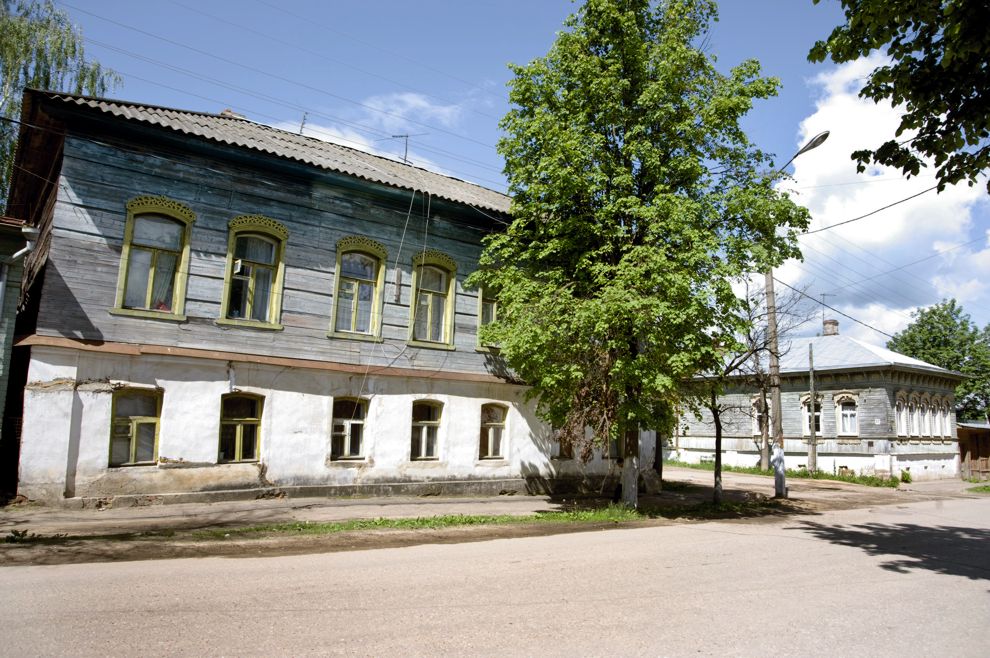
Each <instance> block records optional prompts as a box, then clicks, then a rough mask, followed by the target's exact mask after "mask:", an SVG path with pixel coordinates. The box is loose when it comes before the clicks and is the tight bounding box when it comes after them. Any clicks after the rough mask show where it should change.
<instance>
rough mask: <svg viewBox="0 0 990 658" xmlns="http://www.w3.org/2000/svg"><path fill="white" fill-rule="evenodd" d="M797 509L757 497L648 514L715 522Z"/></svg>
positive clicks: (655, 511) (668, 508)
mask: <svg viewBox="0 0 990 658" xmlns="http://www.w3.org/2000/svg"><path fill="white" fill-rule="evenodd" d="M798 509H799V507H798V506H797V505H795V504H793V503H791V502H789V501H785V500H774V499H770V498H764V497H759V498H754V499H750V500H740V501H722V503H721V504H720V505H716V504H715V503H713V502H712V501H710V500H708V501H704V502H699V503H695V504H694V505H685V506H682V507H658V508H654V509H652V510H650V511H649V513H650V514H651V516H656V517H661V518H665V519H691V520H715V519H739V518H746V517H753V516H767V515H771V514H786V513H791V512H795V511H798Z"/></svg>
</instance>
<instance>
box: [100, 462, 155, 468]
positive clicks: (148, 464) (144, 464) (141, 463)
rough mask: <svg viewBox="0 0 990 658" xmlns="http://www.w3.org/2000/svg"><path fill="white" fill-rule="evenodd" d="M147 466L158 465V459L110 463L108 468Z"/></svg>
mask: <svg viewBox="0 0 990 658" xmlns="http://www.w3.org/2000/svg"><path fill="white" fill-rule="evenodd" d="M142 466H143V467H145V468H147V467H148V466H158V462H157V461H153V462H134V463H132V464H110V466H108V467H107V468H135V467H142Z"/></svg>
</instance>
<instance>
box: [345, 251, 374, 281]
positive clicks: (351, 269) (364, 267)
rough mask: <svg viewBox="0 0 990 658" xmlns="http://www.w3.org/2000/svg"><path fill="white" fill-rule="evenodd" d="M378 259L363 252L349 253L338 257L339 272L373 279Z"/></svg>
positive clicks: (358, 277)
mask: <svg viewBox="0 0 990 658" xmlns="http://www.w3.org/2000/svg"><path fill="white" fill-rule="evenodd" d="M377 265H378V260H377V259H374V258H371V257H370V256H365V255H364V254H355V253H349V254H344V255H343V256H341V257H340V272H341V274H343V275H344V276H349V277H353V278H355V279H367V280H374V278H375V270H376V269H377Z"/></svg>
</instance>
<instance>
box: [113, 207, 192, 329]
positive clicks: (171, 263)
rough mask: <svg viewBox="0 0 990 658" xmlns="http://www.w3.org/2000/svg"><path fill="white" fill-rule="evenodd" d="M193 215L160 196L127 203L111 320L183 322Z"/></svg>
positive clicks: (186, 209) (185, 208)
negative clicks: (117, 317) (116, 317)
mask: <svg viewBox="0 0 990 658" xmlns="http://www.w3.org/2000/svg"><path fill="white" fill-rule="evenodd" d="M195 219H196V215H195V214H194V213H193V212H192V210H191V209H190V208H189V207H188V206H186V205H185V204H182V203H179V202H178V201H175V200H173V199H169V198H167V197H163V196H140V197H135V198H134V199H131V200H130V201H128V202H127V220H126V222H125V224H124V241H123V245H122V246H121V253H120V269H119V271H118V274H117V292H116V299H115V301H114V308H113V309H111V311H110V312H111V313H114V314H116V315H132V316H138V317H152V318H158V319H166V320H184V319H185V315H184V313H185V298H186V283H187V281H188V276H189V239H190V233H191V230H192V224H193V222H194V221H195Z"/></svg>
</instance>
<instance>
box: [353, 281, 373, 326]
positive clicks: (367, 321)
mask: <svg viewBox="0 0 990 658" xmlns="http://www.w3.org/2000/svg"><path fill="white" fill-rule="evenodd" d="M374 296H375V289H374V288H373V287H372V286H371V284H370V283H362V284H361V285H360V287H359V288H358V308H357V317H356V318H355V319H354V331H360V332H363V333H368V332H369V331H370V330H371V305H372V301H373V300H374Z"/></svg>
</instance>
